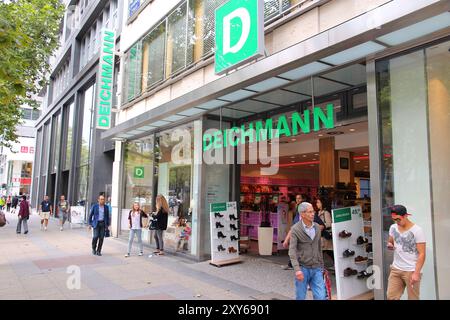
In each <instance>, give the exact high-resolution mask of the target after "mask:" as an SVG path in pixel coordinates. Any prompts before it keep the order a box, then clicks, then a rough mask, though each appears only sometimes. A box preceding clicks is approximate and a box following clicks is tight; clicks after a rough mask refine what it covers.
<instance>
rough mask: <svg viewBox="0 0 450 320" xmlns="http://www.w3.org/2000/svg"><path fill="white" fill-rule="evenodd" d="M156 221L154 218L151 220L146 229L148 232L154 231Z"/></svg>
mask: <svg viewBox="0 0 450 320" xmlns="http://www.w3.org/2000/svg"><path fill="white" fill-rule="evenodd" d="M156 222H157V220H156V219H155V218H153V219H152V220H151V222H150V224H149V226H148V228H149V229H150V230H156V228H157V224H156Z"/></svg>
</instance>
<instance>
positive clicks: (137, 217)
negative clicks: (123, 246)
mask: <svg viewBox="0 0 450 320" xmlns="http://www.w3.org/2000/svg"><path fill="white" fill-rule="evenodd" d="M147 217H148V215H147V214H146V213H145V212H144V211H143V210H141V207H140V205H139V203H138V202H135V203H134V204H133V209H132V210H130V213H129V214H128V223H129V227H130V238H129V239H128V253H127V254H126V255H125V257H126V258H128V257H129V256H130V252H131V246H132V244H133V240H134V235H137V238H138V245H139V256H142V255H143V254H144V252H143V251H144V246H143V244H142V227H143V225H142V219H143V218H147Z"/></svg>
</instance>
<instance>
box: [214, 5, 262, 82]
mask: <svg viewBox="0 0 450 320" xmlns="http://www.w3.org/2000/svg"><path fill="white" fill-rule="evenodd" d="M263 54H264V0H230V1H228V2H227V3H225V4H224V5H223V6H221V7H220V8H218V9H217V10H216V53H215V72H216V74H223V73H225V72H227V71H228V70H230V69H233V68H237V67H238V66H240V65H242V64H244V63H246V62H248V61H249V60H251V59H254V58H256V57H259V56H261V55H263Z"/></svg>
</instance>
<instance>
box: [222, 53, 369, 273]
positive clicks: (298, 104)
mask: <svg viewBox="0 0 450 320" xmlns="http://www.w3.org/2000/svg"><path fill="white" fill-rule="evenodd" d="M317 63H320V62H317ZM285 76H286V77H284V78H283V77H282V78H280V79H278V78H277V79H276V80H278V81H279V83H284V81H285V80H286V79H288V80H291V81H289V82H287V83H286V84H285V85H284V86H277V87H276V88H274V89H270V90H265V91H264V90H260V89H262V88H253V89H255V91H258V92H260V94H258V95H256V96H252V97H251V98H249V99H245V98H243V99H242V100H240V101H238V102H235V103H233V104H230V105H226V106H224V107H222V108H221V110H220V111H216V112H215V114H216V116H220V119H221V120H222V121H229V122H230V123H233V125H235V126H237V127H240V126H241V125H246V124H248V123H249V122H254V121H260V120H264V119H268V118H272V119H274V121H273V127H276V126H277V117H279V116H281V115H284V116H286V118H287V119H288V121H289V119H292V113H293V112H304V111H305V110H312V106H314V107H320V108H323V109H325V107H326V106H327V105H329V104H332V105H333V108H334V118H335V119H334V121H335V122H334V126H333V128H330V129H326V128H322V129H320V130H317V131H313V130H311V132H309V133H303V132H301V133H299V134H297V135H290V136H284V137H281V138H280V139H278V145H279V157H278V159H279V160H278V164H276V166H277V167H278V172H277V173H276V174H275V175H270V176H264V175H262V174H261V168H263V167H267V166H268V165H267V164H263V163H261V161H260V160H261V159H258V163H256V164H255V163H253V164H250V163H249V161H247V162H246V163H245V164H240V193H239V197H238V199H239V200H240V201H239V207H240V221H239V222H240V253H241V254H244V255H250V256H255V257H258V256H260V257H262V258H264V259H271V260H273V262H275V263H279V264H280V265H283V264H284V265H286V264H287V262H288V250H287V249H286V248H284V247H283V245H282V241H283V240H284V238H285V236H286V234H287V232H288V231H289V229H290V227H291V225H292V221H293V218H294V214H295V213H294V211H295V210H293V208H294V207H295V205H294V204H293V202H295V197H296V195H297V194H301V195H303V198H306V199H305V200H306V201H308V202H311V203H312V204H313V205H314V208H315V210H317V208H316V200H317V199H319V198H321V199H322V200H324V202H325V203H324V206H325V207H326V209H327V210H328V211H329V212H330V213H331V211H332V210H334V209H337V208H343V207H351V206H357V205H360V206H361V208H362V212H363V217H364V235H363V236H364V237H365V238H367V240H368V243H371V222H370V221H371V218H370V163H369V138H368V121H367V93H366V68H365V64H364V62H363V61H361V62H359V63H354V64H351V65H346V66H342V67H339V68H333V69H332V71H326V72H322V73H317V74H315V75H314V76H312V77H309V78H302V79H299V80H296V79H295V78H296V76H299V75H295V72H291V73H289V72H288V73H286V74H285ZM275 83H276V81H274V83H272V84H271V83H266V84H265V85H266V87H267V88H270V87H274V86H275ZM240 91H242V92H241V93H240V94H241V96H242V97H244V96H245V95H246V93H245V92H244V91H249V90H248V88H246V89H243V90H240ZM226 98H227V97H224V99H226ZM228 98H231V99H230V100H232V99H233V97H228ZM311 113H312V112H311ZM213 114H214V113H213ZM311 123H312V121H311ZM273 141H275V140H273ZM271 143H272V140H269V145H270V144H271ZM258 148H259V147H258V143H257V142H254V143H251V142H250V141H249V143H247V144H246V145H245V152H246V155H250V154H251V153H252V152H256V151H255V150H257V149H258ZM269 148H270V147H269ZM248 158H250V156H248V157H247V159H248ZM260 227H271V228H273V237H272V239H271V240H272V252H271V255H269V256H268V255H263V254H261V246H260V242H261V241H265V242H267V241H268V240H267V239H261V238H260V236H259V232H260V231H259V230H258V229H259V228H260ZM269 241H270V240H269ZM367 246H368V247H371V245H370V246H369V245H367ZM330 251H331V252H330ZM366 252H367V255H368V258H369V260H371V249H370V248H367V250H366ZM338 255H339V256H342V253H333V252H332V250H329V251H328V252H327V254H324V257H325V265H326V267H327V268H328V269H329V270H330V271H331V272H333V270H334V263H333V260H334V258H336V256H338ZM332 257H333V258H332ZM369 263H370V262H369Z"/></svg>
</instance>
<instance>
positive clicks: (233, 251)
mask: <svg viewBox="0 0 450 320" xmlns="http://www.w3.org/2000/svg"><path fill="white" fill-rule="evenodd" d="M235 252H237V250H236V249H235V248H234V247H229V248H228V253H235Z"/></svg>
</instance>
